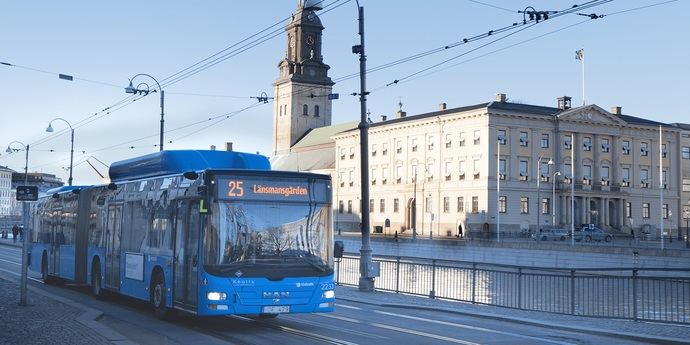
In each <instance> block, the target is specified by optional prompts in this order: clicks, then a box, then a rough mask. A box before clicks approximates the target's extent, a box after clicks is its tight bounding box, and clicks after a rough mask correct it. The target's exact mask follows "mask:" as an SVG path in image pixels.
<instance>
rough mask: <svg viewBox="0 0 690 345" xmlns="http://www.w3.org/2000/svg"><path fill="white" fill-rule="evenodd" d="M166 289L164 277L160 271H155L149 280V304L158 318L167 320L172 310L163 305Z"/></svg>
mask: <svg viewBox="0 0 690 345" xmlns="http://www.w3.org/2000/svg"><path fill="white" fill-rule="evenodd" d="M166 291H167V290H166V288H165V277H164V276H163V274H162V273H160V272H158V273H155V274H154V277H153V281H152V282H151V304H152V305H153V312H154V314H155V315H156V317H157V318H158V319H160V320H169V319H170V318H171V316H172V310H171V309H170V308H168V307H167V306H166V305H165V301H166V299H167V292H166Z"/></svg>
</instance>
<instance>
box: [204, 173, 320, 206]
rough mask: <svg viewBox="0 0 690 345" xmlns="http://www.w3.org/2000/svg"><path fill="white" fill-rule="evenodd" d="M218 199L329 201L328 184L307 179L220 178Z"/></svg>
mask: <svg viewBox="0 0 690 345" xmlns="http://www.w3.org/2000/svg"><path fill="white" fill-rule="evenodd" d="M217 183H218V199H244V200H275V201H314V202H328V192H327V184H326V183H325V182H320V183H318V182H317V183H314V184H313V185H312V186H311V188H312V191H311V193H310V191H309V188H310V186H309V183H308V182H307V181H296V180H256V179H246V178H236V179H234V178H219V179H218V180H217Z"/></svg>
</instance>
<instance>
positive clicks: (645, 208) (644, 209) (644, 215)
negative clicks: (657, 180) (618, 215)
mask: <svg viewBox="0 0 690 345" xmlns="http://www.w3.org/2000/svg"><path fill="white" fill-rule="evenodd" d="M642 218H649V203H644V204H642Z"/></svg>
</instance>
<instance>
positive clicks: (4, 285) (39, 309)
mask: <svg viewBox="0 0 690 345" xmlns="http://www.w3.org/2000/svg"><path fill="white" fill-rule="evenodd" d="M7 246H13V247H20V244H19V243H16V244H15V243H13V242H12V239H9V240H7V239H0V251H1V250H3V248H7ZM102 315H103V313H102V312H100V311H98V310H96V309H93V308H90V307H88V306H86V305H83V304H81V303H78V302H75V301H72V300H69V299H66V298H63V297H60V296H57V295H54V294H52V293H50V292H47V291H44V290H43V289H40V288H36V287H32V286H29V287H28V292H27V305H26V306H19V279H18V278H16V279H14V278H8V277H7V275H5V274H3V275H0V320H1V321H2V324H3V325H2V327H0V344H1V345H5V344H8V345H9V344H22V345H24V344H27V345H43V344H46V345H54V344H74V345H81V344H84V345H90V344H118V345H129V344H134V343H132V342H131V341H129V340H128V339H126V338H125V337H123V336H122V335H120V334H119V333H117V332H115V331H113V330H112V329H110V328H108V327H106V326H105V325H103V324H102V323H100V322H99V321H98V319H99V318H100V317H101V316H102Z"/></svg>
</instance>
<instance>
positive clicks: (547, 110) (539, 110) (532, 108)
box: [487, 102, 562, 116]
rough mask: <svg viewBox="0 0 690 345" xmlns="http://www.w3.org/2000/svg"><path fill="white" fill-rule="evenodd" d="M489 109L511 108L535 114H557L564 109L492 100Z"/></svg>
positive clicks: (510, 109)
mask: <svg viewBox="0 0 690 345" xmlns="http://www.w3.org/2000/svg"><path fill="white" fill-rule="evenodd" d="M487 107H488V108H489V109H498V110H509V111H515V112H520V113H526V114H533V115H550V116H553V115H557V114H558V113H560V112H561V111H562V110H561V109H560V108H553V107H543V106H540V105H531V104H522V103H510V102H491V103H489V104H488V106H487Z"/></svg>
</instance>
